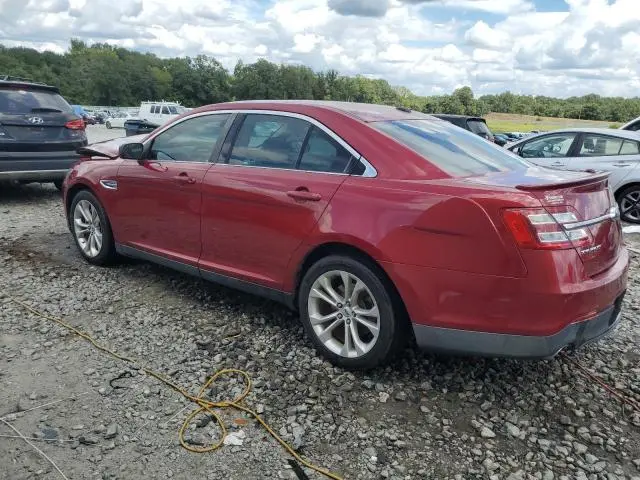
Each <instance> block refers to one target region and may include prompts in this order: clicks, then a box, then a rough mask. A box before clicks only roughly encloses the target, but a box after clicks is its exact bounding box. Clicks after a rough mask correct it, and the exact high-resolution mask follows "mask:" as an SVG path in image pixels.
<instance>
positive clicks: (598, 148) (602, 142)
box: [580, 134, 624, 157]
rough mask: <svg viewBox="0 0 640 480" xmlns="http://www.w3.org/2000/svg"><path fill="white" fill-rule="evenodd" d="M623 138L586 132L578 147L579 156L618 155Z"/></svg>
mask: <svg viewBox="0 0 640 480" xmlns="http://www.w3.org/2000/svg"><path fill="white" fill-rule="evenodd" d="M623 141H624V140H623V139H621V138H615V137H607V136H605V135H593V134H586V135H585V136H584V137H583V140H582V147H581V148H580V156H581V157H608V156H612V155H619V154H620V150H621V149H622V143H623Z"/></svg>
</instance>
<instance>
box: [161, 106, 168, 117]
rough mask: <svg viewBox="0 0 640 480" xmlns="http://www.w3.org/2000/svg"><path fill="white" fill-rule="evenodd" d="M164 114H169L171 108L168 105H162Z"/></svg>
mask: <svg viewBox="0 0 640 480" xmlns="http://www.w3.org/2000/svg"><path fill="white" fill-rule="evenodd" d="M162 114H163V115H169V109H168V108H167V107H162Z"/></svg>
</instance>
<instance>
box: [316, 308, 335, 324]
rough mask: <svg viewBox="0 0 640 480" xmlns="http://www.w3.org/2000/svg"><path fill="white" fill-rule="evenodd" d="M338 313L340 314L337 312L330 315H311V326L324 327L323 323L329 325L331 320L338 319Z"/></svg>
mask: <svg viewBox="0 0 640 480" xmlns="http://www.w3.org/2000/svg"><path fill="white" fill-rule="evenodd" d="M338 313H340V312H338V311H337V310H336V311H335V312H333V313H330V314H328V315H310V316H309V318H310V319H311V325H322V324H323V323H327V322H328V321H329V320H333V319H334V318H336V317H337V316H338Z"/></svg>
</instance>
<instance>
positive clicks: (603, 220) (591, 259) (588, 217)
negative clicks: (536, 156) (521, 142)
mask: <svg viewBox="0 0 640 480" xmlns="http://www.w3.org/2000/svg"><path fill="white" fill-rule="evenodd" d="M608 177H609V174H608V173H606V172H605V173H589V172H573V171H560V170H550V169H541V168H536V167H532V168H530V169H526V170H524V171H510V172H501V173H498V174H493V175H485V176H483V177H473V178H468V179H466V180H468V181H469V182H471V183H481V184H485V185H495V186H503V187H512V188H516V189H518V190H521V191H526V192H528V193H529V194H531V195H533V196H534V197H535V198H537V199H538V200H539V201H540V203H541V204H542V205H543V206H544V207H545V209H546V210H547V211H548V212H549V213H555V212H567V211H568V212H571V213H573V214H574V215H575V217H576V219H577V220H576V221H572V220H568V221H566V222H564V221H563V222H562V223H561V225H562V226H563V228H564V229H566V230H578V229H581V228H583V229H585V230H586V231H588V233H589V234H590V237H591V241H590V242H589V244H588V245H580V246H576V251H577V252H578V254H579V255H580V258H581V259H582V262H583V264H584V266H585V270H586V273H587V274H588V275H589V276H594V275H597V274H598V273H601V272H603V271H604V270H606V269H608V268H609V267H611V266H612V265H613V264H614V263H615V261H616V259H617V257H618V254H619V251H620V248H621V245H622V229H621V226H620V220H619V215H618V211H617V204H616V201H615V199H614V198H613V195H612V193H611V191H610V189H609V185H608Z"/></svg>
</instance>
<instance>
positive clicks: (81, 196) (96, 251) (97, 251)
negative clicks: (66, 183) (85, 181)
mask: <svg viewBox="0 0 640 480" xmlns="http://www.w3.org/2000/svg"><path fill="white" fill-rule="evenodd" d="M83 212H84V214H83ZM88 218H90V219H93V220H88ZM96 219H97V220H96ZM77 220H81V222H78V221H77ZM69 224H70V227H71V228H70V230H71V234H72V235H73V239H74V241H75V242H76V246H77V247H78V250H79V251H80V254H81V255H82V256H83V257H84V259H85V260H86V261H87V262H89V263H91V264H93V265H100V266H104V265H110V264H112V263H113V262H114V261H115V259H116V256H117V255H116V250H115V243H114V241H113V234H112V232H111V224H110V223H109V219H108V217H107V214H106V212H105V211H104V208H103V207H102V205H101V204H100V202H99V201H98V199H97V198H96V197H95V196H94V195H93V193H91V192H90V191H88V190H81V191H80V192H78V193H77V194H76V195H75V196H74V197H73V199H72V201H71V206H70V207H69ZM85 226H86V227H85ZM82 227H85V228H84V230H85V231H86V230H87V229H90V228H92V230H91V231H92V232H100V233H101V235H102V237H101V238H102V241H101V243H100V246H99V248H94V247H97V246H98V243H97V241H96V242H93V243H92V242H91V240H90V238H89V237H90V235H91V234H90V233H84V234H83V233H81V232H82V230H83V228H82ZM93 236H94V237H96V235H95V233H94V235H93ZM96 238H97V237H96Z"/></svg>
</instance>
